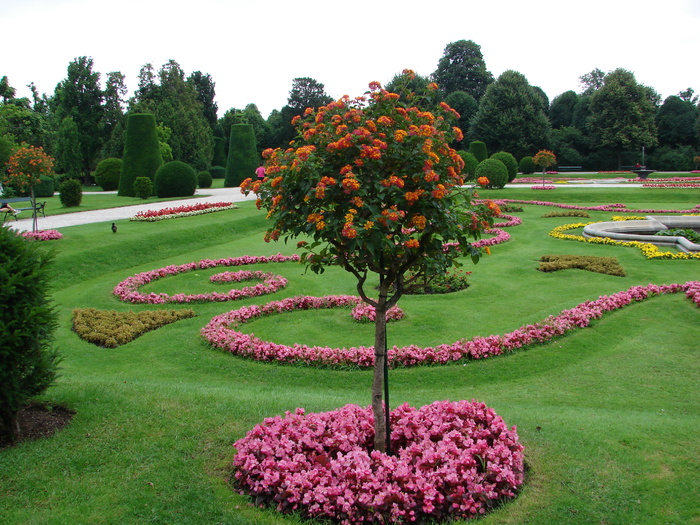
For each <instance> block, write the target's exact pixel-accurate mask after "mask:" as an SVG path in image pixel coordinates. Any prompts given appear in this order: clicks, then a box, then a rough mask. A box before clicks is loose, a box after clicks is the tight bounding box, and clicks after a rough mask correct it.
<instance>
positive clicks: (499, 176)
mask: <svg viewBox="0 0 700 525" xmlns="http://www.w3.org/2000/svg"><path fill="white" fill-rule="evenodd" d="M480 177H486V178H487V179H488V180H489V187H491V188H499V189H500V188H503V187H504V186H505V185H506V183H507V182H508V168H506V165H505V164H503V162H501V161H500V160H498V159H486V160H485V161H483V162H480V163H479V165H478V166H477V167H476V178H477V180H478V179H479V178H480Z"/></svg>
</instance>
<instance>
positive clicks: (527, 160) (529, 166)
mask: <svg viewBox="0 0 700 525" xmlns="http://www.w3.org/2000/svg"><path fill="white" fill-rule="evenodd" d="M519 167H520V173H522V174H523V175H532V174H533V173H535V170H536V169H537V166H535V163H534V162H533V161H532V157H530V156H527V157H523V158H522V159H520V165H519Z"/></svg>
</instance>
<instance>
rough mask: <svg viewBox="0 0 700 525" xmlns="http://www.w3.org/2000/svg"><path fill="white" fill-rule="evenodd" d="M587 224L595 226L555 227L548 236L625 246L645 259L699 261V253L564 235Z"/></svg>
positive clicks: (649, 244) (582, 224) (577, 224)
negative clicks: (638, 252)
mask: <svg viewBox="0 0 700 525" xmlns="http://www.w3.org/2000/svg"><path fill="white" fill-rule="evenodd" d="M589 224H595V221H593V222H577V223H573V224H563V225H562V226H557V227H556V228H554V229H553V230H552V231H551V232H549V236H550V237H554V238H555V239H564V240H568V241H580V242H590V243H593V244H612V245H615V246H627V247H628V248H639V249H640V250H641V251H642V254H644V256H645V257H646V258H647V259H700V253H683V252H675V253H674V252H662V251H661V250H660V249H659V247H658V246H656V245H654V244H651V243H648V242H639V241H616V240H614V239H611V238H610V237H591V238H586V237H584V236H583V235H572V234H569V233H564V232H566V231H568V230H575V229H577V228H583V227H585V226H588V225H589Z"/></svg>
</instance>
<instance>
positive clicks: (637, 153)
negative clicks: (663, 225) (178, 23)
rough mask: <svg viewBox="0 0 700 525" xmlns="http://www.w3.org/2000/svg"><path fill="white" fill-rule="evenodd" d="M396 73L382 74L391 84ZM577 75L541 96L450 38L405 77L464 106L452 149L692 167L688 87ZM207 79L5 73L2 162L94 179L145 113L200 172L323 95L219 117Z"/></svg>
mask: <svg viewBox="0 0 700 525" xmlns="http://www.w3.org/2000/svg"><path fill="white" fill-rule="evenodd" d="M390 74H391V73H389V75H390ZM395 79H396V76H394V77H393V78H391V79H389V80H388V81H387V82H385V87H386V88H387V89H388V90H391V88H392V84H393V82H394V80H395ZM370 80H373V79H368V82H369V81H370ZM579 80H580V91H579V92H576V91H573V90H570V91H566V92H564V93H561V94H560V95H557V96H555V97H554V98H553V99H552V100H551V101H550V100H549V99H548V97H547V95H546V94H545V93H544V91H543V90H542V89H540V88H539V87H537V86H532V85H530V84H529V83H528V81H527V79H526V78H525V76H524V75H522V74H521V73H519V72H517V71H514V70H508V71H505V72H504V73H502V74H501V75H500V76H498V78H494V76H493V75H492V74H491V73H490V72H489V70H488V69H487V66H486V63H485V61H484V58H483V56H482V53H481V48H480V46H479V45H477V44H476V43H474V42H473V41H471V40H459V41H456V42H452V43H450V44H448V45H447V46H446V47H445V50H444V54H443V56H442V57H441V58H440V60H439V62H438V64H437V67H436V69H435V71H434V72H433V73H432V74H430V75H428V76H420V75H418V76H416V78H415V80H414V82H415V87H416V89H419V88H420V87H423V86H425V85H427V84H428V83H429V82H436V83H437V84H438V86H439V89H440V92H441V95H442V98H443V100H444V101H445V102H447V103H448V104H449V105H450V106H452V107H453V108H455V109H456V110H457V111H458V112H459V113H460V114H461V118H460V119H459V126H460V128H461V129H462V130H463V131H464V134H465V139H464V141H463V143H462V145H457V148H458V149H464V150H466V149H467V147H468V144H469V142H470V141H474V140H478V141H483V142H484V143H485V144H486V146H487V148H488V152H489V154H491V153H495V152H497V151H507V152H509V153H511V154H512V155H514V156H515V157H516V159H518V160H519V159H521V158H522V157H524V156H529V155H534V154H535V153H536V152H537V151H538V150H539V149H542V148H547V149H551V150H552V151H554V153H555V154H556V155H557V159H558V163H559V165H560V166H581V167H582V168H583V169H585V170H590V171H603V170H616V169H620V168H622V167H623V166H631V165H634V164H636V163H637V162H640V163H642V164H645V165H647V166H648V167H650V168H652V169H655V170H664V171H690V170H692V169H696V168H697V166H696V163H695V161H694V158H695V157H697V156H698V154H699V150H698V148H699V146H700V109H699V106H698V96H696V95H695V93H694V90H693V89H692V88H690V87H688V88H685V89H683V88H682V87H681V86H679V88H680V89H682V90H681V91H679V93H678V94H677V95H673V96H669V97H667V98H666V99H665V100H663V101H662V100H661V97H660V95H659V94H658V93H657V92H656V91H655V90H654V88H653V87H651V86H645V85H642V84H639V83H637V81H636V79H635V77H634V74H633V73H632V72H630V71H627V70H625V69H622V68H620V69H616V70H614V71H610V72H607V73H605V72H603V71H601V70H599V69H595V70H593V71H591V72H589V73H585V74H583V75H582V76H581V77H580V79H579ZM215 86H216V84H215V81H214V79H213V78H212V77H211V76H210V75H209V74H207V73H203V72H201V71H194V72H192V73H190V74H189V75H187V74H186V73H185V71H184V69H183V68H182V67H181V66H180V64H178V63H177V62H176V61H175V60H169V61H168V62H167V63H166V64H163V65H162V66H161V67H160V69H159V70H156V69H155V68H154V67H153V65H152V64H146V65H144V66H143V67H142V68H141V70H140V73H139V77H138V85H137V86H136V88H135V89H133V95H132V96H131V97H129V98H127V95H128V94H129V93H130V89H129V87H128V86H127V85H126V83H125V77H124V75H123V74H122V73H121V72H119V71H113V72H109V73H107V74H106V76H104V77H103V76H102V75H101V73H99V72H97V71H93V59H92V58H90V57H86V56H82V57H78V58H76V59H74V60H73V61H72V62H71V63H69V64H68V68H67V72H66V78H65V79H64V80H62V81H61V82H59V83H58V85H56V88H55V90H54V92H53V94H51V95H47V94H40V93H39V92H38V90H37V89H36V87H35V86H34V85H33V84H30V85H29V88H30V89H31V92H32V97H31V100H30V99H28V98H16V97H15V95H16V89H15V88H14V87H13V86H12V85H11V79H8V77H7V76H3V77H2V79H1V80H0V165H4V164H5V163H6V161H7V160H8V159H9V158H10V156H11V155H12V154H13V152H14V151H16V150H17V149H18V148H19V147H20V145H21V144H23V143H26V144H31V145H34V146H41V147H43V148H44V150H45V151H47V153H49V154H50V155H51V156H53V157H54V158H55V159H56V166H55V168H56V172H57V173H58V174H59V175H60V176H62V178H78V179H82V180H84V181H85V182H91V178H90V177H91V174H92V173H93V172H94V170H95V167H96V166H97V164H98V163H99V162H100V161H101V160H103V159H106V158H114V157H116V158H120V157H121V156H122V153H123V150H124V135H125V127H126V120H127V116H128V115H129V114H133V113H152V114H154V115H155V118H156V122H157V126H158V135H159V140H160V146H161V154H162V157H163V161H164V162H168V161H170V160H179V161H182V162H185V163H187V164H189V165H191V166H192V167H194V168H195V169H196V170H205V169H210V168H212V167H214V166H225V165H226V156H227V152H228V141H229V135H230V129H231V126H232V125H234V124H241V123H243V124H250V125H252V126H253V129H254V131H255V137H256V141H257V148H258V150H259V151H262V150H263V149H265V148H268V147H283V146H285V145H287V144H288V142H289V141H290V140H292V139H293V138H294V134H295V132H294V129H293V127H292V125H291V123H290V122H291V119H292V118H293V117H294V116H295V115H299V114H301V113H303V111H304V110H305V109H306V108H307V107H318V106H320V105H323V104H326V103H328V102H330V101H331V100H332V98H331V97H330V96H329V95H328V94H327V93H326V91H325V87H324V84H323V83H321V82H319V81H317V80H316V79H313V78H309V77H298V78H294V79H293V80H292V85H291V89H290V91H289V98H288V100H287V104H286V105H285V106H284V107H282V108H280V109H279V110H273V111H272V112H271V113H270V115H268V116H267V118H265V117H263V115H261V114H260V111H259V110H258V108H257V106H256V104H255V103H254V102H251V103H250V104H248V105H247V106H246V107H245V108H228V109H226V110H225V111H224V112H223V114H221V115H220V108H219V107H218V106H217V103H216V91H215ZM350 95H352V96H354V95H358V94H357V93H350ZM643 152H644V153H643Z"/></svg>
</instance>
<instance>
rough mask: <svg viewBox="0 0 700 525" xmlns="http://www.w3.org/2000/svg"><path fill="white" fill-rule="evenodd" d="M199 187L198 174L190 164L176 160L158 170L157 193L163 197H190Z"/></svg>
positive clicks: (156, 179)
mask: <svg viewBox="0 0 700 525" xmlns="http://www.w3.org/2000/svg"><path fill="white" fill-rule="evenodd" d="M196 189H197V174H196V173H195V171H194V168H193V167H192V166H190V165H189V164H186V163H184V162H181V161H179V160H174V161H172V162H168V163H166V164H163V165H162V166H161V167H160V168H158V171H157V172H156V178H155V190H156V195H157V196H158V197H160V198H163V197H190V196H192V195H194V192H195V190H196Z"/></svg>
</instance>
